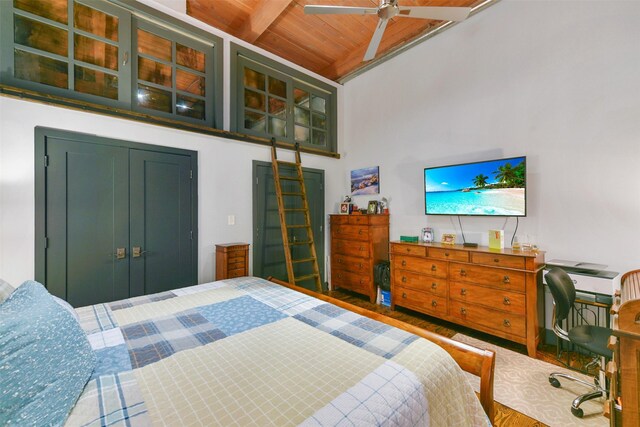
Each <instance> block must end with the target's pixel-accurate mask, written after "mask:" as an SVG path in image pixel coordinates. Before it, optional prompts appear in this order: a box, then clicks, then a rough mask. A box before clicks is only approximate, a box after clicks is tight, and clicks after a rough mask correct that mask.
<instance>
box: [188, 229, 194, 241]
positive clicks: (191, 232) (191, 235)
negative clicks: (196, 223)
mask: <svg viewBox="0 0 640 427" xmlns="http://www.w3.org/2000/svg"><path fill="white" fill-rule="evenodd" d="M189 238H190V239H191V240H193V230H191V231H190V232H189Z"/></svg>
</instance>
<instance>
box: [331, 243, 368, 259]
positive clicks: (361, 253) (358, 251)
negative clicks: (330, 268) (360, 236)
mask: <svg viewBox="0 0 640 427" xmlns="http://www.w3.org/2000/svg"><path fill="white" fill-rule="evenodd" d="M331 250H332V252H333V253H334V254H341V255H348V256H355V257H362V258H369V257H370V256H369V242H361V241H358V240H341V239H334V240H333V244H332V248H331Z"/></svg>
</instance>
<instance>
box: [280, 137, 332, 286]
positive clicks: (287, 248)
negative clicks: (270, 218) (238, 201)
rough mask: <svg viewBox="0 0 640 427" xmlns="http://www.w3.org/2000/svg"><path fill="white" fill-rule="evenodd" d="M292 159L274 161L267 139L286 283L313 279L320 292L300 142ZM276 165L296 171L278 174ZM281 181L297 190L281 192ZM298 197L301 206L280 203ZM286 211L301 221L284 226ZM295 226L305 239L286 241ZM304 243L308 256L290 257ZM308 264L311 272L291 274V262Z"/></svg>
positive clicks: (294, 283) (295, 283)
mask: <svg viewBox="0 0 640 427" xmlns="http://www.w3.org/2000/svg"><path fill="white" fill-rule="evenodd" d="M295 147H296V161H295V163H292V162H284V161H281V160H278V157H277V153H276V144H275V139H272V140H271V165H272V167H273V180H274V182H275V187H276V198H277V199H278V213H279V216H280V230H281V231H282V244H283V246H284V258H285V262H286V264H287V275H288V276H289V283H290V284H292V285H297V284H298V283H299V282H304V281H306V280H311V279H313V280H314V281H315V284H316V291H318V292H322V282H321V281H320V270H319V268H318V255H317V254H316V245H315V241H314V239H313V230H312V229H311V216H310V215H309V203H308V202H307V191H306V189H305V187H304V176H303V174H302V161H301V160H300V145H299V144H296V145H295ZM280 166H291V167H294V168H295V170H296V176H286V175H281V174H280ZM282 181H293V182H297V183H298V185H299V190H298V191H289V192H283V191H282V184H281V182H282ZM285 197H287V198H292V199H293V198H300V199H301V200H302V208H290V207H287V206H286V205H285V203H284V198H285ZM290 212H298V213H300V212H302V213H304V224H295V225H288V224H287V220H286V214H287V213H290ZM295 229H305V230H306V231H307V239H306V240H303V241H295V239H294V241H293V242H290V239H289V231H290V230H295ZM301 245H308V247H309V256H308V257H306V258H300V259H293V258H292V255H291V249H292V247H294V246H301ZM304 263H309V264H311V266H312V273H311V274H306V275H304V276H298V277H295V275H294V272H293V264H304Z"/></svg>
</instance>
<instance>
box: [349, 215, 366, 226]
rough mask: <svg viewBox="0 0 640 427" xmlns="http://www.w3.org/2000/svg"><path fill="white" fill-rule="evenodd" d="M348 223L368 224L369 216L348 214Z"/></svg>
mask: <svg viewBox="0 0 640 427" xmlns="http://www.w3.org/2000/svg"><path fill="white" fill-rule="evenodd" d="M347 218H349V221H348V222H349V224H351V225H368V224H369V216H368V215H349V216H348V217H347Z"/></svg>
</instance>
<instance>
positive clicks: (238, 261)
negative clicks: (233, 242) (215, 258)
mask: <svg viewBox="0 0 640 427" xmlns="http://www.w3.org/2000/svg"><path fill="white" fill-rule="evenodd" d="M245 265H246V260H245V259H244V257H243V258H235V259H230V260H229V262H228V263H227V268H228V269H229V270H235V269H237V268H244V266H245Z"/></svg>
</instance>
